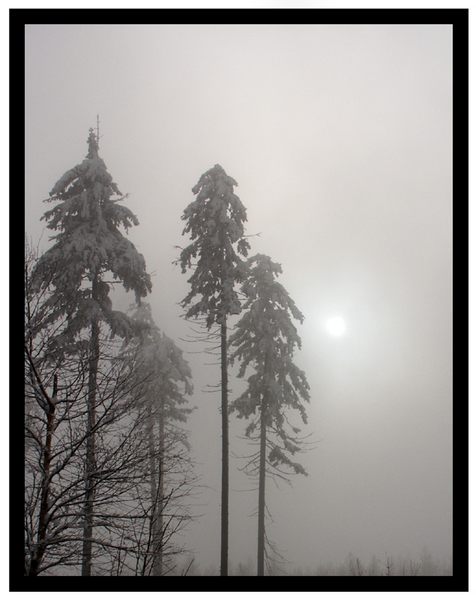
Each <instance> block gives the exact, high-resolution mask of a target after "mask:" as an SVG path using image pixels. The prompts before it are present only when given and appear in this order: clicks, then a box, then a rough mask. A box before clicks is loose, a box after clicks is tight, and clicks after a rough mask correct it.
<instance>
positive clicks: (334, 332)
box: [325, 316, 347, 337]
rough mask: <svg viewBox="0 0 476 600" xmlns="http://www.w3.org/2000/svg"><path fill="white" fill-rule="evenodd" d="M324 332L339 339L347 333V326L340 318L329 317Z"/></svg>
mask: <svg viewBox="0 0 476 600" xmlns="http://www.w3.org/2000/svg"><path fill="white" fill-rule="evenodd" d="M325 325H326V331H327V333H328V334H329V335H331V336H332V337H341V336H343V335H344V334H345V333H346V331H347V324H346V322H345V321H344V319H343V318H342V317H339V316H336V317H330V318H329V319H327V320H326V324H325Z"/></svg>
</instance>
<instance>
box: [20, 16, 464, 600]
mask: <svg viewBox="0 0 476 600" xmlns="http://www.w3.org/2000/svg"><path fill="white" fill-rule="evenodd" d="M78 23H81V24H85V23H89V24H112V23H115V24H141V23H149V24H152V23H156V24H158V23H162V24H165V23H168V24H172V23H174V24H177V23H180V24H185V23H187V24H197V25H198V24H210V23H218V24H219V23H223V24H225V23H226V24H229V23H235V24H264V23H279V24H299V23H306V24H312V23H316V24H367V25H369V24H372V25H375V26H378V25H382V24H451V25H452V28H453V133H454V137H453V215H454V216H453V306H454V314H453V331H454V343H453V344H454V345H453V377H454V379H453V417H454V419H453V477H454V479H453V506H454V510H453V575H452V576H447V577H425V576H419V577H399V576H394V577H309V576H302V577H292V576H289V577H279V578H278V577H265V578H257V577H232V578H223V577H207V576H199V577H197V576H196V577H194V576H191V577H181V578H177V577H163V578H154V577H145V578H140V579H136V578H133V577H122V578H119V577H92V578H82V577H61V576H57V577H56V576H46V577H36V578H28V577H25V576H24V575H23V541H22V540H23V511H22V507H23V492H24V489H23V464H24V461H23V458H24V456H23V440H22V437H23V419H24V412H23V402H22V393H21V392H20V391H19V390H21V389H22V386H20V385H19V383H18V382H19V381H21V380H22V375H21V370H22V367H21V366H20V365H22V364H23V359H22V356H21V352H22V350H21V348H20V346H21V344H20V339H19V336H18V335H17V333H16V332H17V327H18V326H19V323H21V322H22V320H23V314H22V310H23V306H22V303H21V301H20V297H22V296H23V295H22V291H21V290H23V282H22V281H21V277H22V266H21V264H20V262H21V261H20V259H19V257H20V256H22V253H23V252H22V250H23V251H24V247H23V239H21V238H22V236H21V235H20V232H19V222H20V221H21V220H22V219H23V223H24V221H25V213H24V211H25V207H24V202H23V200H22V196H23V198H24V192H25V188H24V156H25V147H24V140H25V135H24V134H25V106H24V95H25V25H26V24H78ZM10 122H11V124H12V127H11V128H10V321H11V324H12V327H11V329H10V332H11V333H10V357H11V359H10V482H9V483H10V591H63V592H65V591H165V590H170V591H251V592H254V591H263V590H269V591H369V592H370V591H467V590H468V333H467V332H468V10H467V9H274V8H273V9H11V10H10ZM13 125H14V126H13ZM20 245H21V248H20Z"/></svg>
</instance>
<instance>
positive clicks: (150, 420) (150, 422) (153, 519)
mask: <svg viewBox="0 0 476 600" xmlns="http://www.w3.org/2000/svg"><path fill="white" fill-rule="evenodd" d="M147 437H148V445H149V470H150V502H151V515H150V529H151V534H150V539H151V541H152V575H158V572H157V547H158V535H157V529H158V528H157V512H158V496H157V478H156V475H157V466H156V463H155V438H154V416H153V414H152V405H151V401H149V404H148V407H147Z"/></svg>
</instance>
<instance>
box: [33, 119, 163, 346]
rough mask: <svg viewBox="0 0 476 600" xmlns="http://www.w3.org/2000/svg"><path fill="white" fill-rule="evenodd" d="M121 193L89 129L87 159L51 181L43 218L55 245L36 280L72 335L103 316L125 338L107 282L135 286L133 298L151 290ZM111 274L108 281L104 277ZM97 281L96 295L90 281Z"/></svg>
mask: <svg viewBox="0 0 476 600" xmlns="http://www.w3.org/2000/svg"><path fill="white" fill-rule="evenodd" d="M125 198H126V196H123V195H122V194H121V192H120V190H119V188H118V186H117V184H116V183H115V182H114V181H113V179H112V177H111V175H110V174H109V172H108V170H107V168H106V165H105V163H104V161H103V160H102V158H100V156H99V154H98V143H97V139H96V135H95V133H94V131H93V130H92V129H91V130H90V131H89V137H88V152H87V155H86V158H85V159H84V160H83V161H82V162H81V163H80V164H78V165H76V166H75V167H73V168H72V169H70V170H69V171H67V172H66V173H65V174H64V175H63V176H62V177H61V178H60V179H59V180H58V181H57V182H56V184H55V185H54V186H53V188H52V190H51V192H50V197H49V198H48V199H47V200H46V202H48V203H54V204H55V206H54V207H53V208H51V209H50V210H47V211H46V212H45V214H44V215H43V217H42V220H45V221H46V222H47V227H48V229H50V230H52V231H54V232H55V233H54V235H52V236H51V238H50V239H51V240H52V241H54V244H53V246H52V247H51V248H49V249H48V250H47V251H46V252H45V253H44V254H43V255H42V256H41V257H40V259H39V261H38V264H37V266H36V269H35V272H34V277H33V279H34V285H36V286H37V287H39V288H41V287H45V286H51V288H52V289H53V290H54V292H53V294H52V299H51V302H54V303H55V305H56V306H57V307H58V311H60V312H62V313H64V314H67V315H68V316H69V334H71V335H73V336H74V335H76V334H77V333H78V332H79V331H80V330H81V329H82V328H84V327H86V326H87V325H88V324H89V323H91V322H92V320H93V319H96V320H100V321H101V320H102V321H106V322H107V323H108V324H109V325H110V327H111V330H112V331H113V333H117V334H118V335H120V336H121V337H125V336H126V334H127V329H128V322H127V318H126V316H125V315H124V314H123V313H120V312H118V311H113V310H112V304H111V300H110V298H109V291H110V286H111V283H114V282H117V283H119V284H121V285H122V286H123V287H124V288H125V289H126V291H133V292H134V294H135V296H136V300H137V301H140V298H142V297H145V296H146V295H147V294H148V293H149V292H150V290H151V288H152V284H151V280H150V276H149V275H148V273H147V272H146V266H145V260H144V257H143V256H142V254H140V253H139V252H138V251H137V250H136V248H135V246H134V244H132V242H130V241H129V240H128V239H127V238H126V237H125V236H124V235H123V233H122V231H121V229H123V230H125V231H126V232H127V231H128V229H129V228H130V227H131V226H133V225H138V223H139V221H138V219H137V217H136V216H135V215H134V214H133V213H132V212H131V211H130V210H129V209H128V208H127V207H125V206H122V205H121V204H120V202H121V201H122V200H124V199H125ZM106 273H107V274H109V277H108V278H107V279H111V278H112V282H109V283H107V282H106V281H105V280H104V279H106V278H104V277H103V276H104V275H105V274H106ZM93 281H94V282H96V289H95V298H93V297H92V296H93V295H92V290H91V284H92V282H93Z"/></svg>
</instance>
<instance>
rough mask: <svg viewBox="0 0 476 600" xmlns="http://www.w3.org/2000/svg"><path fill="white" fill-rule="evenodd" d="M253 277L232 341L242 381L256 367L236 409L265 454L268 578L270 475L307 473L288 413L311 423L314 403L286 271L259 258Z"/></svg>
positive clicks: (261, 464)
mask: <svg viewBox="0 0 476 600" xmlns="http://www.w3.org/2000/svg"><path fill="white" fill-rule="evenodd" d="M248 268H249V272H248V277H247V279H246V281H245V282H244V283H243V285H242V291H243V293H244V294H245V296H246V298H247V300H246V301H245V303H244V306H243V309H244V311H245V312H244V315H243V316H242V317H241V319H240V320H239V322H238V323H237V325H236V331H235V332H234V333H233V335H232V336H231V337H230V346H232V347H234V350H233V352H232V358H237V359H239V360H240V361H241V363H240V370H239V373H238V376H239V377H244V376H245V374H246V372H247V369H248V368H249V367H250V368H252V369H253V370H254V373H253V374H252V375H251V376H250V377H249V378H248V387H247V389H246V390H245V392H243V394H241V396H240V397H239V398H237V399H236V400H234V401H233V402H232V403H231V404H230V410H231V411H236V413H237V415H238V417H239V418H246V419H251V422H250V424H249V425H248V427H247V428H246V435H247V436H249V437H253V435H254V433H255V431H256V430H257V439H258V440H259V450H258V452H257V453H256V454H254V455H253V456H252V457H251V460H250V462H249V463H248V470H249V472H250V473H253V474H256V473H257V474H258V481H259V483H258V557H257V574H258V575H264V557H265V539H266V533H265V506H266V503H265V483H266V473H267V472H270V473H271V474H273V475H278V476H282V475H283V473H284V474H286V473H288V472H294V473H300V474H306V472H305V470H304V468H303V467H302V465H301V464H299V463H298V462H296V461H294V460H293V456H294V454H296V452H298V451H299V450H301V449H302V438H301V437H299V433H300V430H299V429H298V428H297V427H295V426H292V425H290V423H289V420H288V413H289V412H290V411H297V412H298V414H299V415H300V417H301V419H302V421H303V422H304V423H306V422H307V417H306V412H305V408H304V405H303V400H304V401H306V402H308V401H309V385H308V383H307V380H306V376H305V374H304V372H303V371H302V370H300V369H299V368H298V367H297V366H296V365H295V364H294V363H293V360H292V359H293V353H294V349H295V348H296V347H298V348H300V346H301V340H300V338H299V336H298V333H297V330H296V327H295V326H294V324H293V322H292V319H293V318H294V319H297V320H298V321H300V322H302V321H303V316H302V314H301V313H300V311H299V310H298V309H297V307H296V305H295V303H294V301H293V300H292V299H291V297H290V296H289V294H288V293H287V291H286V290H285V288H284V287H283V286H282V285H281V284H280V283H278V282H277V281H276V277H277V276H278V275H279V274H280V273H281V266H280V265H279V264H277V263H274V262H272V261H271V259H270V258H269V257H268V256H265V255H262V254H257V255H256V256H253V257H251V258H250V259H249V260H248Z"/></svg>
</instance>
